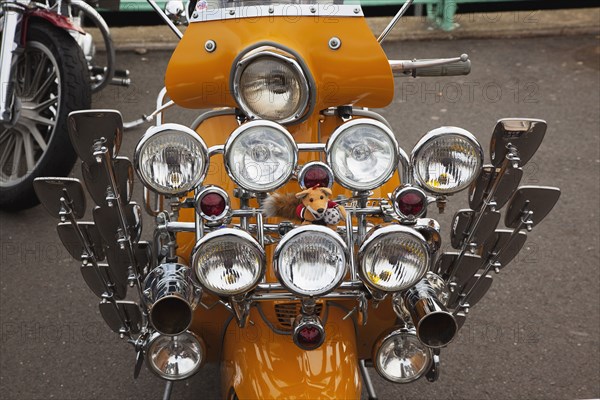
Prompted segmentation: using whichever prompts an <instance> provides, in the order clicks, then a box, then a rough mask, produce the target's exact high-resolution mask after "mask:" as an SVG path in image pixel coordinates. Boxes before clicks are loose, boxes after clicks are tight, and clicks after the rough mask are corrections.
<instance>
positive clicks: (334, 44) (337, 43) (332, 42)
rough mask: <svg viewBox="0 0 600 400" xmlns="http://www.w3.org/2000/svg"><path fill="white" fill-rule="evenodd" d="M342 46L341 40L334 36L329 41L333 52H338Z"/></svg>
mask: <svg viewBox="0 0 600 400" xmlns="http://www.w3.org/2000/svg"><path fill="white" fill-rule="evenodd" d="M341 46H342V41H341V40H340V38H338V37H336V36H334V37H332V38H331V39H329V48H330V49H331V50H337V49H339V48H340V47H341Z"/></svg>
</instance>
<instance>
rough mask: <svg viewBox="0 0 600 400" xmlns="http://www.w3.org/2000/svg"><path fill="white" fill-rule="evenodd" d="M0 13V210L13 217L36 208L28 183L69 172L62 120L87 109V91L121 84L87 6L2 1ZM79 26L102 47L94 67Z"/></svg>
mask: <svg viewBox="0 0 600 400" xmlns="http://www.w3.org/2000/svg"><path fill="white" fill-rule="evenodd" d="M0 13H1V14H0V17H1V18H0V28H1V29H2V31H1V35H2V42H1V50H0V65H1V69H0V82H1V86H0V208H1V209H3V210H8V211H17V210H21V209H25V208H29V207H32V206H34V205H36V204H38V203H39V201H38V199H37V197H36V195H35V192H34V190H33V180H34V179H35V178H36V177H39V176H41V175H54V176H65V175H67V174H68V173H69V172H70V171H71V168H72V167H73V164H74V163H75V160H76V158H77V156H76V154H75V152H74V151H73V147H72V146H71V143H70V140H69V137H68V131H67V116H68V115H69V113H70V112H71V111H75V110H80V109H86V108H89V107H90V106H91V93H92V92H96V91H99V90H102V89H103V88H104V87H106V85H108V84H111V83H112V84H121V85H125V86H127V85H128V84H129V79H128V78H127V74H128V73H127V71H115V50H114V46H113V44H112V40H111V37H110V31H109V29H108V26H107V25H106V22H105V21H104V20H103V19H102V17H101V16H100V14H99V13H98V12H97V11H96V10H95V8H94V7H93V6H91V5H90V4H88V3H87V2H85V1H83V0H46V1H43V2H36V1H31V0H2V1H0ZM84 19H85V20H86V21H89V22H90V23H91V24H92V25H94V26H96V27H98V28H99V31H100V34H101V36H102V40H103V41H104V45H105V46H104V47H105V48H106V53H105V54H106V55H105V56H104V58H105V59H104V60H101V61H103V63H101V65H98V63H99V57H97V56H96V54H95V45H94V42H93V39H92V37H91V35H89V34H86V32H85V31H84V30H83V27H82V25H83V20H84ZM115 75H117V78H115Z"/></svg>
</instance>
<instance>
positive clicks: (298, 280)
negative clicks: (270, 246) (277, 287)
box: [273, 225, 348, 296]
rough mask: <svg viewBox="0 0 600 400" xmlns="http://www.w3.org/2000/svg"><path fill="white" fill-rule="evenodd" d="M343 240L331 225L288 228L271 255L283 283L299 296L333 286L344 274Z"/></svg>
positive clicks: (344, 250) (316, 292)
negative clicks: (288, 230)
mask: <svg viewBox="0 0 600 400" xmlns="http://www.w3.org/2000/svg"><path fill="white" fill-rule="evenodd" d="M347 260H348V254H347V247H346V244H345V243H344V241H343V240H342V239H341V238H340V237H339V236H338V235H337V234H336V233H335V232H334V231H333V230H331V229H330V228H326V227H324V226H319V225H304V226H301V227H298V228H296V229H293V230H291V231H290V232H288V233H287V234H286V235H285V236H284V238H283V239H282V240H281V242H279V245H278V246H277V248H276V249H275V255H274V256H273V265H274V268H275V273H276V274H277V277H278V278H279V281H280V282H281V284H282V285H283V286H285V287H286V288H287V289H289V290H290V291H291V292H293V293H295V294H297V295H300V296H322V295H324V294H326V293H328V292H330V291H332V290H333V289H335V288H336V287H337V286H338V285H339V284H340V283H341V282H342V280H343V279H344V275H345V274H346V266H347Z"/></svg>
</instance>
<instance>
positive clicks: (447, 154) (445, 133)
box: [411, 127, 483, 194]
mask: <svg viewBox="0 0 600 400" xmlns="http://www.w3.org/2000/svg"><path fill="white" fill-rule="evenodd" d="M411 162H412V165H413V167H414V174H415V179H416V180H417V182H418V183H419V185H421V186H422V187H423V188H424V189H425V190H427V191H429V192H433V193H438V194H452V193H456V192H459V191H461V190H463V189H466V188H467V187H468V186H469V185H470V184H471V182H473V181H474V180H475V179H476V178H477V176H478V175H479V172H480V171H481V166H482V165H483V150H482V149H481V145H480V144H479V142H478V141H477V139H475V136H473V135H472V134H471V133H469V132H468V131H466V130H464V129H461V128H456V127H442V128H438V129H434V130H432V131H430V132H429V133H428V134H427V135H425V136H424V137H423V138H422V139H421V140H420V141H419V142H418V143H417V145H416V146H415V148H414V149H413V151H412V155H411Z"/></svg>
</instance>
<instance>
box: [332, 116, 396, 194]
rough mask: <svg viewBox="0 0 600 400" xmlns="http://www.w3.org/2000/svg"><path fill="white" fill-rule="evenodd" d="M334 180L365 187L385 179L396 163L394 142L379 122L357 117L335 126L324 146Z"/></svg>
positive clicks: (348, 185) (392, 137)
mask: <svg viewBox="0 0 600 400" xmlns="http://www.w3.org/2000/svg"><path fill="white" fill-rule="evenodd" d="M325 151H326V153H327V163H328V164H329V166H330V167H331V169H332V170H333V174H334V175H335V178H336V180H337V181H338V183H339V184H340V185H342V186H344V187H345V188H347V189H350V190H357V191H368V190H372V189H375V188H377V187H379V186H381V185H383V184H384V183H385V182H387V181H388V180H389V179H390V178H391V177H392V175H393V174H394V171H395V170H396V168H397V165H398V142H396V139H395V138H394V133H393V132H392V131H391V130H390V129H389V128H388V127H387V126H386V125H385V124H383V123H381V122H379V121H376V120H371V119H366V118H360V119H355V120H352V121H349V122H346V123H345V124H343V125H341V126H339V127H338V128H337V129H336V130H335V131H334V132H333V134H332V135H331V137H330V138H329V140H328V141H327V145H326V147H325Z"/></svg>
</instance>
